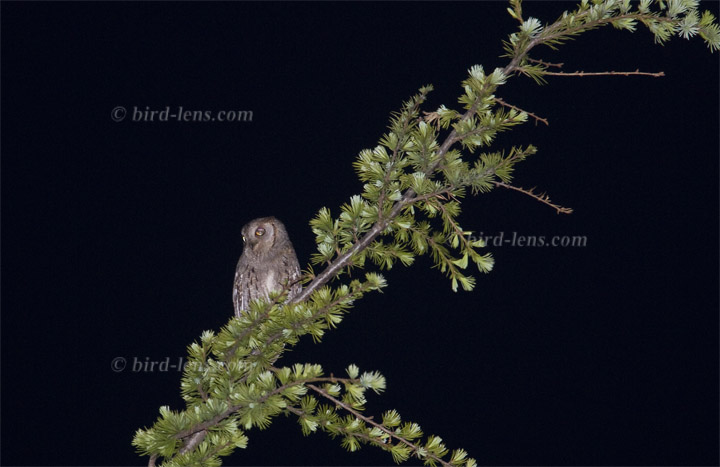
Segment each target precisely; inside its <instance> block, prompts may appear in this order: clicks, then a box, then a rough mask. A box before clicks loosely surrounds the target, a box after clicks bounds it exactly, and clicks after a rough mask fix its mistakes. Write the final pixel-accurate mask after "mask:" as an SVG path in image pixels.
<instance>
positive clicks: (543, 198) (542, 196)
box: [493, 182, 573, 214]
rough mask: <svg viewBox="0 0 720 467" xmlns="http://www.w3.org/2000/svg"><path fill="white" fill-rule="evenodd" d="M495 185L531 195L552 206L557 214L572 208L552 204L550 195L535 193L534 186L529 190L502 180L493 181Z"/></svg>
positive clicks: (564, 212)
mask: <svg viewBox="0 0 720 467" xmlns="http://www.w3.org/2000/svg"><path fill="white" fill-rule="evenodd" d="M493 183H494V184H495V186H501V187H503V188H509V189H511V190H515V191H519V192H520V193H523V194H526V195H528V196H531V197H533V198H535V199H536V200H538V201H540V202H541V203H544V204H547V205H548V206H550V207H552V208H554V209H555V210H556V211H557V213H558V214H572V212H573V210H572V208H566V207H563V206H560V205H559V204H554V203H552V202H551V201H550V197H549V196H548V195H546V194H545V193H540V194H537V193H535V191H534V190H535V188H531V189H529V190H526V189H524V188H521V187H517V186H513V185H509V184H507V183H503V182H493Z"/></svg>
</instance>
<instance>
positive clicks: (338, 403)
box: [307, 384, 453, 467]
mask: <svg viewBox="0 0 720 467" xmlns="http://www.w3.org/2000/svg"><path fill="white" fill-rule="evenodd" d="M307 386H308V387H309V388H310V389H312V390H313V391H315V392H317V393H318V394H320V395H321V396H323V397H324V398H326V399H329V400H330V401H332V402H333V403H334V404H335V405H336V406H338V407H340V408H342V409H345V410H347V411H348V412H350V413H351V414H353V415H354V416H355V417H356V418H358V419H360V420H362V421H364V422H365V423H367V424H368V425H372V426H374V427H375V428H377V429H379V430H380V431H382V432H383V433H385V434H387V435H388V436H390V437H391V438H393V439H396V440H397V441H399V442H401V443H403V444H405V445H406V446H408V447H409V448H410V449H412V451H413V452H414V453H415V454H416V455H417V452H418V446H416V445H415V444H413V443H412V442H410V441H408V440H406V439H405V438H403V437H402V436H398V435H397V434H395V432H394V431H392V430H390V429H388V428H386V427H385V426H384V425H382V424H381V423H377V422H375V421H373V420H372V418H370V417H366V416H364V415H363V414H361V413H360V412H358V411H357V410H355V409H353V408H352V407H350V406H349V405H348V404H346V403H344V402H343V401H341V400H339V399H337V398H336V397H333V396H331V395H330V394H328V393H327V392H325V390H323V389H321V388H319V387H317V386H315V385H314V384H308V385H307ZM355 435H356V436H357V434H355ZM427 457H429V458H430V459H432V460H434V461H435V462H439V463H440V464H442V465H443V466H445V467H453V466H452V464H450V463H449V462H446V461H444V460H442V458H440V457H438V456H435V455H434V454H432V453H429V452H428V453H427ZM418 458H419V456H418Z"/></svg>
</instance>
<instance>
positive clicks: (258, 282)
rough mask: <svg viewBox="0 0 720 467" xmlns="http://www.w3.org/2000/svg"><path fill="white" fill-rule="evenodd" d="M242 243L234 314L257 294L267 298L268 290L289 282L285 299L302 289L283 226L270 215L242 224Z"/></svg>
mask: <svg viewBox="0 0 720 467" xmlns="http://www.w3.org/2000/svg"><path fill="white" fill-rule="evenodd" d="M242 237H243V242H244V244H245V246H244V247H243V252H242V256H240V260H239V261H238V264H237V268H236V269H235V283H234V286H233V304H234V305H235V316H240V313H241V312H242V311H245V310H247V309H248V308H249V307H250V302H251V301H252V300H255V299H258V298H264V299H267V298H268V293H269V292H271V291H274V290H278V291H279V290H282V289H283V287H285V286H286V285H289V286H290V290H289V291H288V297H287V298H288V300H291V299H292V298H293V297H295V296H296V295H297V294H299V293H300V291H301V290H302V285H300V283H298V282H296V281H297V279H298V278H299V277H300V264H299V263H298V259H297V256H296V255H295V250H294V249H293V246H292V243H290V238H288V233H287V230H285V226H284V225H283V223H282V222H280V221H279V220H277V219H275V218H274V217H261V218H259V219H255V220H252V221H250V222H248V223H247V224H245V226H244V227H243V228H242Z"/></svg>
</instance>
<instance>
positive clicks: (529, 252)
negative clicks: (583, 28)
mask: <svg viewBox="0 0 720 467" xmlns="http://www.w3.org/2000/svg"><path fill="white" fill-rule="evenodd" d="M572 5H573V4H572V3H567V2H563V3H559V2H555V3H525V4H524V8H523V11H524V14H525V15H526V16H535V17H538V18H540V19H541V20H542V21H543V22H549V21H552V20H554V19H555V18H556V17H557V16H559V15H560V14H561V13H562V11H563V10H564V9H566V8H571V7H572ZM506 7H507V4H506V3H504V2H489V3H484V2H481V3H470V2H465V3H430V2H428V3H405V2H397V3H204V4H199V3H164V2H163V3H120V2H118V3H114V2H106V3H84V2H83V3H53V4H47V3H35V2H17V3H15V2H13V3H7V2H3V4H2V11H1V13H2V315H1V319H2V321H1V324H2V366H1V370H2V382H1V388H0V390H1V391H2V413H1V415H2V417H1V420H2V440H1V445H2V453H1V455H2V458H1V459H0V461H1V462H2V464H3V465H140V464H146V463H147V458H141V457H139V456H138V455H137V454H136V453H135V452H134V448H133V447H132V446H131V444H130V442H131V440H132V437H133V434H134V432H135V430H136V429H138V428H141V427H146V426H150V425H152V423H153V422H154V421H155V419H156V418H157V416H158V408H159V407H160V406H161V405H169V406H171V407H172V408H173V409H182V408H183V407H184V404H183V402H182V400H181V398H180V391H179V383H180V376H181V373H180V372H178V371H177V370H176V369H172V368H169V369H168V371H160V370H159V369H157V368H156V369H155V371H143V369H142V368H139V367H141V366H142V364H143V363H144V362H146V361H147V362H153V361H154V362H163V361H167V362H168V363H169V364H170V365H177V362H178V360H179V359H181V358H183V357H184V356H185V348H186V346H187V345H188V344H190V343H191V342H192V341H194V340H195V339H197V338H199V336H200V333H201V332H202V331H203V330H206V329H214V330H217V329H219V328H220V327H221V326H222V325H223V324H225V322H226V321H227V320H228V318H229V317H230V316H231V314H232V302H231V289H232V280H233V274H234V269H235V265H236V262H237V259H238V257H239V256H240V254H241V251H242V240H241V236H240V229H241V227H242V226H243V225H244V224H245V223H246V222H247V221H249V220H250V219H253V218H255V217H260V216H267V215H274V216H276V217H278V218H280V219H281V220H282V221H283V222H284V223H285V225H286V226H287V228H288V230H289V232H290V236H291V238H292V241H293V243H294V245H295V249H296V251H297V253H298V256H299V258H300V263H301V265H302V266H303V267H306V265H307V264H308V261H309V257H310V255H311V253H312V252H313V251H314V245H315V243H314V235H313V233H312V232H311V230H310V228H309V225H308V221H309V220H310V219H311V218H312V217H313V216H314V215H315V213H316V212H317V211H318V210H319V209H320V208H321V207H323V206H326V207H328V208H330V209H331V211H332V212H333V214H335V215H337V214H338V212H339V210H338V208H339V206H340V205H341V204H342V203H344V202H346V201H347V200H348V199H349V197H350V196H352V195H354V194H357V193H359V192H361V190H362V184H361V183H360V182H359V181H358V180H357V178H356V177H355V174H354V172H353V168H352V162H353V160H354V158H355V157H356V155H357V153H358V152H359V151H360V150H361V149H363V148H372V147H374V146H375V145H376V144H377V140H378V138H379V137H380V136H381V135H382V134H383V133H384V131H385V130H386V125H387V120H388V116H389V114H390V112H392V111H394V110H397V109H398V108H399V107H400V105H401V103H402V101H404V100H406V99H407V98H408V97H409V96H411V95H413V94H414V93H416V92H417V89H418V88H419V87H421V86H422V85H425V84H428V83H432V84H433V85H434V86H435V89H436V91H434V92H433V93H432V94H431V95H430V99H429V101H428V103H427V104H426V107H425V110H427V111H431V110H435V109H436V108H437V107H438V106H439V105H441V104H445V105H447V106H449V107H455V108H458V107H459V104H457V97H458V96H459V95H460V92H461V88H460V82H461V81H462V80H463V79H465V77H466V76H467V69H468V68H469V67H470V66H472V65H474V64H477V63H480V64H482V65H483V66H484V67H485V69H486V70H488V71H490V70H492V69H493V68H495V67H496V66H504V64H505V63H506V62H507V59H503V58H500V55H502V53H503V52H502V45H501V41H502V40H503V39H505V38H506V37H507V34H509V33H511V32H514V31H515V30H516V24H517V23H516V22H515V20H513V19H512V18H511V17H510V16H509V15H508V14H507V13H506V11H505V9H506ZM702 7H703V8H704V9H706V8H709V9H711V10H712V11H713V12H714V13H715V15H718V3H717V2H712V3H711V2H707V3H703V5H702ZM532 56H533V57H534V58H541V59H544V60H546V61H550V62H555V63H558V62H562V63H564V68H563V69H564V70H565V71H575V70H585V71H607V70H619V71H632V70H635V69H640V70H642V71H664V72H665V74H666V76H665V77H664V78H650V77H638V76H632V77H588V78H569V77H551V78H550V79H549V84H548V85H546V86H538V85H536V84H535V83H534V82H533V81H532V80H531V79H529V78H524V77H518V78H513V79H512V80H510V81H509V83H508V84H507V85H506V86H503V87H501V88H500V89H499V90H498V92H497V95H498V96H499V97H502V98H503V99H504V100H505V101H507V102H509V103H511V104H514V105H516V106H519V107H521V108H523V109H526V110H528V111H531V112H534V113H536V114H538V115H539V116H541V117H543V118H547V119H548V120H549V122H550V125H549V126H545V125H543V124H538V125H536V124H534V123H533V122H529V123H527V124H525V125H523V126H521V127H518V128H517V129H515V130H514V131H512V132H508V133H505V134H503V135H501V136H500V137H499V138H498V139H497V141H496V144H495V145H494V146H492V147H491V148H490V150H499V149H509V148H510V146H511V145H512V144H519V145H527V144H534V145H536V146H537V147H538V148H539V152H538V154H536V155H535V156H533V157H531V158H530V159H529V160H527V161H526V162H524V163H522V164H520V165H519V166H518V167H517V170H516V177H515V184H517V185H518V186H522V187H526V188H531V187H537V189H538V191H547V193H548V194H549V195H550V197H551V198H552V200H553V201H555V202H557V203H559V204H562V205H564V206H568V207H571V208H573V209H574V213H573V214H571V215H558V214H556V213H555V211H554V210H553V209H551V208H549V207H547V206H545V205H543V204H541V203H539V202H537V201H535V200H533V199H531V198H530V197H527V196H524V195H522V194H520V193H517V192H514V191H510V190H502V189H496V190H494V191H492V192H490V193H489V194H485V195H481V196H478V197H467V198H465V199H464V200H463V205H462V206H463V214H462V216H461V218H460V220H461V222H462V225H463V227H464V228H465V229H466V230H472V231H474V232H476V233H477V234H482V235H491V236H499V235H503V238H504V239H508V238H511V237H512V236H513V235H516V236H526V237H531V236H544V237H545V238H550V237H551V236H554V235H558V236H579V237H582V238H584V239H585V241H586V245H585V246H584V247H520V246H518V245H515V246H513V245H512V244H510V243H505V244H499V245H491V246H490V247H488V248H487V251H490V252H492V254H493V255H494V257H495V259H496V265H495V269H494V270H493V271H492V272H491V273H490V274H487V275H480V274H479V273H478V274H476V278H477V287H476V289H475V291H474V292H470V293H468V292H457V293H453V292H452V291H451V288H450V282H449V280H447V279H446V278H445V277H444V276H443V275H442V273H440V271H438V270H436V269H432V268H431V266H432V263H431V261H430V260H429V258H427V257H423V258H419V259H418V261H417V262H416V264H415V265H413V266H412V267H410V268H404V267H401V266H398V267H396V268H394V269H392V270H391V271H389V272H387V273H386V274H385V275H386V277H387V279H388V281H389V286H388V287H387V288H386V289H385V291H384V292H383V293H375V294H371V295H369V296H367V297H366V298H364V299H363V300H360V301H358V302H357V306H356V308H355V309H354V310H353V312H352V313H351V314H350V315H348V316H347V317H346V319H345V320H344V321H343V322H342V323H341V324H340V326H339V328H338V329H337V330H335V331H333V332H329V333H328V334H327V335H326V338H325V339H324V341H323V342H322V343H321V344H319V345H318V344H314V343H313V342H312V340H311V339H310V338H309V337H307V338H305V339H304V340H302V341H301V342H300V343H299V344H298V345H297V346H296V347H295V348H294V349H293V350H292V351H290V352H287V353H286V354H285V356H284V358H283V360H281V361H280V362H278V363H279V364H285V365H291V364H292V363H294V362H314V363H320V364H321V365H323V367H324V368H325V370H326V372H327V373H328V374H329V373H334V374H336V375H340V374H343V373H344V368H346V367H347V366H348V365H349V364H350V363H355V364H357V365H358V366H359V367H360V369H361V370H379V371H381V372H382V373H383V374H384V375H385V376H386V378H387V381H388V389H387V391H386V392H385V393H384V394H383V395H381V396H375V395H370V397H369V403H368V415H376V416H379V415H380V414H381V413H382V412H383V411H385V410H387V409H391V408H395V409H397V410H398V411H399V412H400V413H401V414H402V415H403V417H404V419H407V420H411V421H415V422H418V423H419V424H420V425H421V426H422V427H423V429H424V431H425V432H426V433H427V434H437V435H439V436H441V437H442V438H443V439H444V441H445V442H446V444H447V446H448V447H449V448H458V447H462V448H464V449H466V450H468V451H469V453H470V455H472V456H473V457H475V458H476V459H477V460H478V462H479V463H480V464H482V465H717V464H718V462H719V459H718V449H719V447H718V308H719V303H718V283H719V277H718V256H719V253H718V212H719V207H718V180H719V177H718V173H719V167H718V155H719V148H718V135H719V131H718V128H719V127H720V124H719V122H718V114H719V112H718V102H719V97H718V89H719V87H720V86H719V83H718V75H719V73H718V66H719V61H718V53H715V54H711V53H710V52H709V50H708V48H707V47H706V45H705V43H704V42H703V41H702V40H701V39H699V38H695V39H693V40H691V41H685V40H680V39H673V40H672V41H671V42H669V43H668V44H666V45H665V46H664V47H661V46H658V45H654V44H653V37H652V35H651V34H650V33H649V32H648V31H647V30H646V29H644V28H639V30H638V31H637V32H636V33H634V34H631V33H629V32H627V31H618V30H614V29H613V28H611V27H607V28H604V29H601V30H597V31H593V32H590V33H587V34H585V35H583V36H581V37H579V38H578V39H577V40H574V41H571V42H569V43H568V44H567V45H565V46H562V47H561V48H560V49H559V50H558V51H552V50H550V49H549V48H538V49H536V50H535V51H534V53H533V54H532ZM119 106H122V107H123V108H124V109H125V111H126V114H125V119H124V120H122V121H120V122H116V121H114V120H113V118H112V116H118V115H120V114H118V113H113V110H114V109H115V108H116V107H119ZM179 107H182V108H183V109H184V110H198V111H211V112H218V111H228V110H251V111H252V113H253V117H252V121H251V122H250V121H245V122H218V121H206V122H198V121H195V122H193V121H189V122H182V121H154V122H148V121H133V118H132V116H133V113H134V112H133V111H134V109H139V110H145V109H148V110H158V111H160V110H165V109H166V108H169V109H170V112H173V113H174V112H177V111H178V109H179ZM115 112H121V111H115ZM120 358H122V359H124V361H125V367H124V368H122V371H115V370H118V367H117V366H113V365H117V362H118V361H122V360H118V359H120ZM133 367H134V368H133ZM135 370H137V371H135ZM248 436H249V437H250V443H249V446H248V449H246V450H239V451H236V453H235V454H234V455H233V456H232V457H230V458H227V459H226V460H225V465H246V464H251V465H365V464H371V465H389V464H392V458H391V457H390V455H389V454H387V453H384V452H382V451H379V450H377V449H375V448H371V447H364V448H363V449H362V450H361V451H360V452H358V453H353V454H350V453H347V452H346V451H345V450H344V449H342V448H341V447H340V441H339V440H334V441H333V440H330V439H329V438H328V436H327V435H325V434H323V433H318V434H315V435H312V436H310V437H308V438H304V437H303V436H302V434H301V431H300V428H299V425H298V424H297V423H296V421H295V420H294V419H293V418H285V417H283V416H281V417H279V418H277V419H275V422H274V423H273V424H272V425H271V426H270V427H269V428H268V429H267V430H265V431H262V432H260V431H258V430H252V431H250V432H249V433H248ZM418 464H419V463H418V461H417V460H415V461H414V462H411V465H418Z"/></svg>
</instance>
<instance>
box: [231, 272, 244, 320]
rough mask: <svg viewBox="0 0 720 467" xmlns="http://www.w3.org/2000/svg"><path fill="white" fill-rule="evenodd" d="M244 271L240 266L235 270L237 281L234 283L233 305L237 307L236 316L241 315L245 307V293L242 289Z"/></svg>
mask: <svg viewBox="0 0 720 467" xmlns="http://www.w3.org/2000/svg"><path fill="white" fill-rule="evenodd" d="M242 280H243V277H242V273H241V272H240V268H238V269H237V270H236V271H235V282H234V283H233V307H234V308H235V316H237V317H240V313H241V312H242V311H243V309H244V308H245V297H244V296H245V293H243V290H242Z"/></svg>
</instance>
